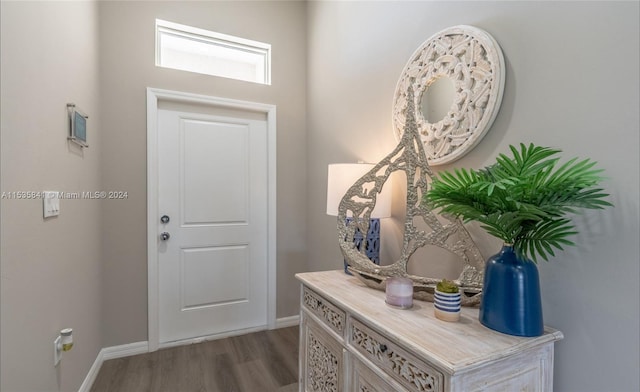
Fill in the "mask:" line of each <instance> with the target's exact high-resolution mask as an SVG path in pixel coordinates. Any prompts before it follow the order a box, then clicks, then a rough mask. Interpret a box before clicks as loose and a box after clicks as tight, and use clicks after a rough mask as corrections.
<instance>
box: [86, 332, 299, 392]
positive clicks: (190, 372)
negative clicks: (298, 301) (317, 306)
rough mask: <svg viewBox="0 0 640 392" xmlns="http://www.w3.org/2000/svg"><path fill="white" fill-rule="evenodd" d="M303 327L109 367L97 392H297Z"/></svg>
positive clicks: (151, 355)
mask: <svg viewBox="0 0 640 392" xmlns="http://www.w3.org/2000/svg"><path fill="white" fill-rule="evenodd" d="M297 390H298V327H297V326H296V327H289V328H281V329H275V330H271V331H261V332H255V333H251V334H247V335H241V336H234V337H230V338H224V339H220V340H212V341H208V342H202V343H197V344H190V345H186V346H180V347H173V348H167V349H162V350H158V351H155V352H152V353H147V354H140V355H135V356H131V357H126V358H118V359H112V360H109V361H105V362H104V363H103V364H102V368H101V369H100V372H99V373H98V376H97V378H96V380H95V382H94V384H93V387H92V388H91V392H293V391H297Z"/></svg>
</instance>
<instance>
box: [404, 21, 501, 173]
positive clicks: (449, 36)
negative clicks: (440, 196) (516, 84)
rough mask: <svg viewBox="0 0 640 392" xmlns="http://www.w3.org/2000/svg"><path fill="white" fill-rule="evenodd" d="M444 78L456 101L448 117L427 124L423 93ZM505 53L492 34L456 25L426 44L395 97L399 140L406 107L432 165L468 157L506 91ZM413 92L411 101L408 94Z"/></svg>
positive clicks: (416, 54) (412, 61)
mask: <svg viewBox="0 0 640 392" xmlns="http://www.w3.org/2000/svg"><path fill="white" fill-rule="evenodd" d="M441 77H447V78H450V79H451V80H452V81H453V83H454V87H455V99H454V102H453V103H452V105H451V108H450V110H449V112H448V113H447V115H446V116H445V118H443V119H442V120H440V121H438V122H435V123H429V122H428V121H427V120H426V119H425V116H424V115H423V114H422V112H421V110H419V108H420V107H421V101H422V97H423V95H424V93H425V92H426V91H427V90H428V88H429V86H430V85H431V84H432V83H433V82H435V81H436V80H437V79H439V78H441ZM504 79H505V66H504V57H503V55H502V50H501V49H500V46H499V45H498V43H497V42H496V40H495V39H493V37H492V36H491V35H489V33H487V32H486V31H484V30H481V29H479V28H477V27H473V26H465V25H460V26H453V27H449V28H447V29H444V30H442V31H440V32H438V33H437V34H434V35H433V36H432V37H431V38H429V39H428V40H426V41H425V42H424V43H423V44H422V45H421V46H420V47H419V48H418V49H417V50H416V51H415V52H414V53H413V55H412V56H411V57H410V59H409V62H408V63H407V65H406V66H405V67H404V70H403V71H402V74H401V76H400V79H399V80H398V84H397V85H396V91H395V94H394V99H393V125H394V134H395V136H396V139H397V140H398V141H400V140H401V139H402V133H403V132H404V129H405V125H406V121H407V109H408V107H414V108H416V123H417V127H418V132H419V134H420V138H421V140H422V143H423V145H424V150H425V153H426V156H427V160H428V161H429V164H430V165H432V166H435V165H442V164H445V163H450V162H453V161H455V160H457V159H459V158H461V157H462V156H463V155H465V154H466V153H468V152H469V151H470V150H471V149H472V148H473V147H475V146H476V144H478V142H480V140H481V139H482V138H483V137H484V135H485V134H486V133H487V131H488V130H489V128H490V127H491V124H492V123H493V121H494V120H495V118H496V115H497V114H498V110H499V109H500V103H501V102H502V94H503V91H504ZM409 88H412V89H413V98H412V99H409V97H408V95H407V91H408V89H409Z"/></svg>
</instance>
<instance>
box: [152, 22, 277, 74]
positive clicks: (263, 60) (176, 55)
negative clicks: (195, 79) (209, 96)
mask: <svg viewBox="0 0 640 392" xmlns="http://www.w3.org/2000/svg"><path fill="white" fill-rule="evenodd" d="M270 63H271V45H270V44H266V43H263V42H258V41H252V40H248V39H245V38H239V37H234V36H231V35H226V34H221V33H216V32H214V31H209V30H204V29H199V28H196V27H192V26H187V25H182V24H178V23H173V22H167V21H164V20H160V19H156V66H158V67H164V68H173V69H178V70H182V71H189V72H196V73H201V74H206V75H213V76H220V77H224V78H230V79H237V80H244V81H248V82H254V83H261V84H268V85H270V84H271V64H270Z"/></svg>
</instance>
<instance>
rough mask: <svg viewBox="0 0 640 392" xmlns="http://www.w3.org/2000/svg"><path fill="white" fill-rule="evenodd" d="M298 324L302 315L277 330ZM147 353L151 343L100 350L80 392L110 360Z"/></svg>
mask: <svg viewBox="0 0 640 392" xmlns="http://www.w3.org/2000/svg"><path fill="white" fill-rule="evenodd" d="M298 324H300V315H295V316H289V317H282V318H279V319H277V320H276V329H277V328H286V327H293V326H294V325H298ZM255 330H256V331H257V330H264V328H258V329H255ZM244 332H246V333H250V332H254V331H244ZM224 335H228V336H232V335H237V333H235V334H234V333H229V334H224ZM216 337H217V338H222V337H225V336H222V335H218V336H216ZM204 340H206V339H204V338H197V339H193V341H188V342H187V341H183V342H179V343H177V342H176V343H177V344H173V345H184V344H189V343H197V342H198V341H204ZM165 346H166V347H170V346H172V344H168V345H165ZM166 347H161V348H166ZM147 352H149V342H136V343H129V344H123V345H120V346H112V347H105V348H103V349H102V350H100V352H98V355H97V356H96V360H95V361H94V362H93V365H91V368H90V369H89V373H87V376H86V377H85V379H84V381H83V382H82V385H81V386H80V389H79V390H78V392H89V391H90V390H91V387H92V386H93V383H94V382H95V381H96V377H98V373H99V372H100V368H101V367H102V364H103V363H104V361H108V360H110V359H116V358H124V357H129V356H132V355H138V354H144V353H147Z"/></svg>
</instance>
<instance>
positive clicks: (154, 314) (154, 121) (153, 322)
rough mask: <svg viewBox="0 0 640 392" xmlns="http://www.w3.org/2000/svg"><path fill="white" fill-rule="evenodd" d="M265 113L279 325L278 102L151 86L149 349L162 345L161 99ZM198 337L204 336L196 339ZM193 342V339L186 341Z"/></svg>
mask: <svg viewBox="0 0 640 392" xmlns="http://www.w3.org/2000/svg"><path fill="white" fill-rule="evenodd" d="M163 100H164V101H171V102H176V101H177V102H181V103H192V104H200V105H203V104H204V105H207V106H211V107H216V108H226V109H240V110H247V111H252V112H258V113H264V114H265V115H266V118H267V325H266V327H267V328H268V329H273V328H275V327H276V281H277V280H276V271H277V265H276V106H275V105H269V104H263V103H257V102H248V101H239V100H234V99H228V98H220V97H213V96H207V95H199V94H192V93H186V92H181V91H171V90H163V89H157V88H152V87H147V277H148V279H147V280H148V282H147V288H148V327H149V330H148V344H149V351H150V352H151V351H156V350H157V349H158V348H160V347H159V346H160V333H159V327H160V325H159V323H160V320H159V314H158V308H159V299H160V295H159V284H158V233H157V231H158V230H157V227H158V219H159V218H158V217H159V216H160V211H159V207H158V175H159V173H158V102H159V101H163ZM196 340H202V339H201V338H200V339H196ZM185 343H190V341H185Z"/></svg>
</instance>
